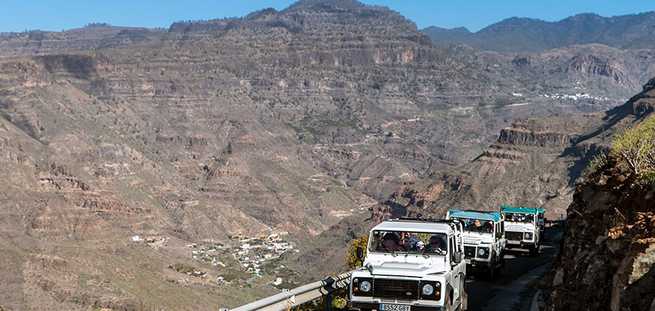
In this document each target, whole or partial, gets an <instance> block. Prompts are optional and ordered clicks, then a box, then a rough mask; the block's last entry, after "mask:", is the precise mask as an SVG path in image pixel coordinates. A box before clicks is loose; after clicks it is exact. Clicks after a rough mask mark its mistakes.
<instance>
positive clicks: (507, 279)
mask: <svg viewBox="0 0 655 311" xmlns="http://www.w3.org/2000/svg"><path fill="white" fill-rule="evenodd" d="M545 236H546V241H545V242H544V245H543V246H542V252H541V254H540V255H539V256H538V257H530V255H529V254H528V253H527V252H525V253H522V252H511V253H509V254H508V255H507V256H506V257H505V258H506V259H505V260H506V264H505V268H504V269H503V272H502V274H501V275H500V276H499V277H498V278H497V280H496V281H490V280H487V279H485V278H484V277H483V276H479V277H478V276H476V275H472V276H469V278H468V280H467V292H468V297H469V304H468V306H469V311H491V310H497V311H523V310H526V309H527V308H528V307H529V304H530V300H531V299H532V295H533V293H534V288H533V286H532V285H533V284H534V283H536V282H537V281H538V280H539V279H540V278H541V277H542V276H543V274H544V273H545V272H546V271H548V269H549V268H550V264H551V263H552V261H553V259H554V258H555V256H556V255H557V251H558V250H559V241H560V236H561V231H560V229H559V228H550V229H547V231H546V233H545Z"/></svg>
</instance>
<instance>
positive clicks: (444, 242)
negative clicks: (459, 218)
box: [349, 219, 467, 311]
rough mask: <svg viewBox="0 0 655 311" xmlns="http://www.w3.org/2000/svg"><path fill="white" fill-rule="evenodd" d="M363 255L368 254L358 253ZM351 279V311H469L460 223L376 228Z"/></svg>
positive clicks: (404, 222)
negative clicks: (360, 264) (465, 288)
mask: <svg viewBox="0 0 655 311" xmlns="http://www.w3.org/2000/svg"><path fill="white" fill-rule="evenodd" d="M358 256H359V257H360V258H361V257H363V250H362V249H358ZM362 259H363V267H362V268H359V269H358V270H356V271H354V272H353V273H352V275H351V279H350V289H349V291H350V307H351V310H367V311H368V310H379V311H410V310H411V311H421V310H466V303H467V298H466V292H465V290H464V282H465V279H466V263H465V262H464V261H463V240H462V227H461V224H459V223H458V222H455V221H446V220H422V219H400V220H389V221H385V222H382V223H380V224H379V225H377V226H376V227H374V228H373V229H372V230H371V233H370V236H369V242H368V251H367V255H366V258H362Z"/></svg>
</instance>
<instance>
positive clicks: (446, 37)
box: [422, 12, 655, 52]
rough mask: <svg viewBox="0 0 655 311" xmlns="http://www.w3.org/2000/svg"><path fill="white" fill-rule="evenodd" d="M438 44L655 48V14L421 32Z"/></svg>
mask: <svg viewBox="0 0 655 311" xmlns="http://www.w3.org/2000/svg"><path fill="white" fill-rule="evenodd" d="M422 32H423V33H425V34H427V35H428V36H430V38H431V39H432V41H433V42H434V43H435V44H437V45H449V44H466V45H469V46H472V47H475V48H479V49H483V50H491V51H499V52H539V51H544V50H549V49H555V48H561V47H565V46H571V45H582V44H591V43H598V44H603V45H607V46H611V47H615V48H621V49H652V48H653V47H655V37H654V36H653V34H655V12H645V13H641V14H631V15H623V16H614V17H602V16H599V15H597V14H591V13H586V14H579V15H575V16H572V17H568V18H565V19H563V20H561V21H557V22H547V21H543V20H539V19H532V18H518V17H513V18H508V19H505V20H503V21H501V22H498V23H495V24H493V25H490V26H488V27H485V28H483V29H481V30H480V31H477V32H470V31H469V30H468V29H466V28H454V29H445V28H439V27H428V28H425V29H423V30H422Z"/></svg>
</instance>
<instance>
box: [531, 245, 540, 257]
mask: <svg viewBox="0 0 655 311" xmlns="http://www.w3.org/2000/svg"><path fill="white" fill-rule="evenodd" d="M539 248H540V247H539V245H535V246H530V256H531V257H537V255H539Z"/></svg>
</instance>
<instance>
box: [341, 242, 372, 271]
mask: <svg viewBox="0 0 655 311" xmlns="http://www.w3.org/2000/svg"><path fill="white" fill-rule="evenodd" d="M367 245H368V236H363V237H361V238H359V239H354V240H353V241H352V243H351V244H350V247H349V248H348V253H347V254H346V264H348V268H350V269H355V268H358V267H361V266H362V264H363V262H362V261H361V260H359V258H357V248H360V247H361V248H362V250H363V251H364V256H366V246H367Z"/></svg>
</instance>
